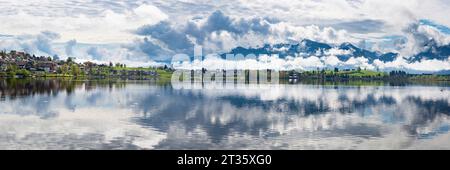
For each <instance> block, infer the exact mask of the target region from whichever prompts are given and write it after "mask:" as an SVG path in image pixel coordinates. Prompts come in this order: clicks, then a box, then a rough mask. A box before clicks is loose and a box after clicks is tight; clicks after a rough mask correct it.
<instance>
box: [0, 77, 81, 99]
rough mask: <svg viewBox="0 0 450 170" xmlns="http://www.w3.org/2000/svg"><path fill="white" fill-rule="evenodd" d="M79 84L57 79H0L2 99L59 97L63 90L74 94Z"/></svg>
mask: <svg viewBox="0 0 450 170" xmlns="http://www.w3.org/2000/svg"><path fill="white" fill-rule="evenodd" d="M77 84H80V83H77V82H71V81H63V80H57V79H49V80H30V79H3V80H1V79H0V93H1V97H2V98H5V97H10V98H11V99H15V98H16V97H24V96H34V95H36V94H47V95H55V96H56V95H58V93H59V92H60V91H62V90H65V91H66V92H67V93H69V94H70V93H72V92H73V91H74V89H75V87H76V85H77Z"/></svg>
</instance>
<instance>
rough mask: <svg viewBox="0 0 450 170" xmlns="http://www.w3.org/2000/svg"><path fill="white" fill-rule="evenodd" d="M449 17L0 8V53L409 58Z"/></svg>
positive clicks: (409, 10)
mask: <svg viewBox="0 0 450 170" xmlns="http://www.w3.org/2000/svg"><path fill="white" fill-rule="evenodd" d="M448 9H450V0H427V1H421V0H409V1H404V0H326V1H324V0H273V1H272V0H264V1H263V0H226V1H225V0H223V1H213V0H169V1H165V0H164V1H163V0H124V1H111V0H24V1H12V0H0V22H1V23H2V24H0V48H2V49H5V50H11V49H14V50H21V51H27V52H30V53H34V54H38V55H50V56H53V55H58V56H59V57H60V58H62V59H64V58H67V57H76V59H77V60H78V61H87V60H90V61H97V62H109V61H112V62H122V63H127V64H128V65H155V64H158V63H161V62H166V61H169V60H170V58H171V57H172V56H173V55H174V54H177V53H186V54H189V55H191V54H192V53H193V49H194V46H202V47H203V51H204V53H220V52H226V51H228V50H230V49H232V48H235V47H237V46H243V47H257V46H261V45H263V44H267V43H268V44H275V43H296V42H299V41H301V40H302V39H305V38H307V39H311V40H315V41H320V42H325V43H330V44H339V43H343V42H351V43H353V44H356V45H358V46H360V47H363V48H367V49H370V50H374V51H380V52H391V51H392V52H398V53H400V54H402V55H403V56H410V55H413V54H415V53H418V52H420V51H422V50H423V49H422V47H421V46H420V44H421V43H420V42H421V41H423V39H430V38H433V39H435V40H436V41H437V43H438V44H439V45H445V44H448V43H450V38H449V34H450V29H449V27H450V18H448V15H449V12H448ZM446 64H447V65H446ZM440 66H441V67H443V66H444V69H445V68H447V66H448V61H445V62H444V63H441V64H440ZM425 67H426V65H425ZM449 69H450V68H449Z"/></svg>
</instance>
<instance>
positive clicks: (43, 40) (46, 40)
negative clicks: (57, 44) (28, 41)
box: [34, 31, 60, 55]
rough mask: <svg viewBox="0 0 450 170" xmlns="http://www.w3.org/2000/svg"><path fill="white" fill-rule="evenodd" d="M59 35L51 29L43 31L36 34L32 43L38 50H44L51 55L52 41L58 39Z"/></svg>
mask: <svg viewBox="0 0 450 170" xmlns="http://www.w3.org/2000/svg"><path fill="white" fill-rule="evenodd" d="M59 38H60V35H59V34H58V33H55V32H51V31H43V32H41V33H40V34H38V35H37V37H36V40H35V41H34V45H35V46H36V47H37V49H38V50H39V51H42V52H45V53H47V54H50V55H53V54H54V52H53V48H52V45H51V43H52V41H53V40H56V39H59Z"/></svg>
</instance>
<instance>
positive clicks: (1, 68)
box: [0, 60, 8, 71]
mask: <svg viewBox="0 0 450 170" xmlns="http://www.w3.org/2000/svg"><path fill="white" fill-rule="evenodd" d="M7 66H8V65H7V63H6V62H5V61H3V60H0V71H6V69H7V68H8V67H7Z"/></svg>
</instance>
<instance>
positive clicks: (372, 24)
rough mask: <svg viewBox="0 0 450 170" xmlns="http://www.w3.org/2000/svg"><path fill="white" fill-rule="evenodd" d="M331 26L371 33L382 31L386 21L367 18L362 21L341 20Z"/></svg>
mask: <svg viewBox="0 0 450 170" xmlns="http://www.w3.org/2000/svg"><path fill="white" fill-rule="evenodd" d="M330 26H331V27H333V28H336V29H344V30H347V31H349V32H355V33H371V32H380V31H382V29H383V28H384V27H385V22H384V21H381V20H371V19H366V20H360V21H349V22H340V23H337V24H333V25H330Z"/></svg>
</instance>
